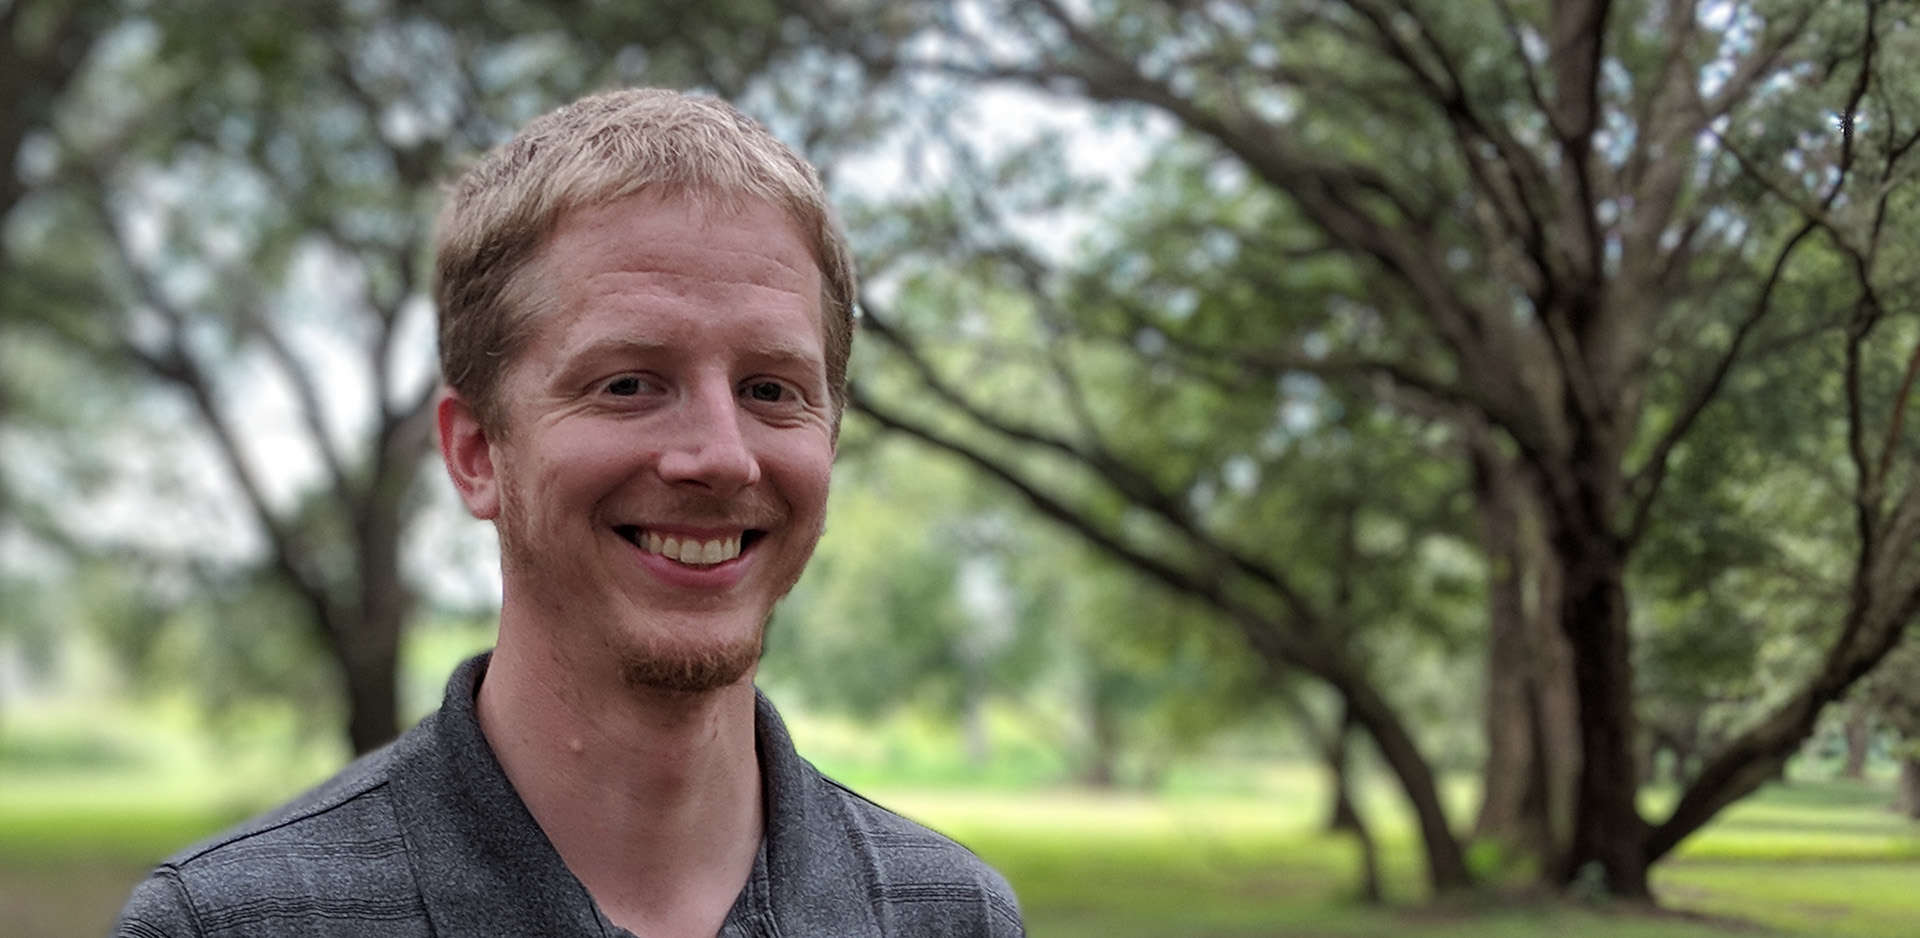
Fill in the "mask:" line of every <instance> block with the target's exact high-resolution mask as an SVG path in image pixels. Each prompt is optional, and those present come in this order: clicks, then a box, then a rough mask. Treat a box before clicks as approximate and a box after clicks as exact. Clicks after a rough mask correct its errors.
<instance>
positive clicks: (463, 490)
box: [435, 388, 500, 521]
mask: <svg viewBox="0 0 1920 938" xmlns="http://www.w3.org/2000/svg"><path fill="white" fill-rule="evenodd" d="M435 416H436V417H437V418H438V421H439V425H440V458H441V460H442V461H444V462H445V463H446V464H447V476H448V478H451V479H452V480H453V487H454V488H456V489H459V490H460V500H461V501H463V502H466V503H467V511H468V512H470V513H472V514H473V516H474V517H475V518H479V519H482V520H485V521H491V520H493V519H494V518H497V517H499V515H500V483H499V479H498V477H497V476H496V475H495V474H494V468H493V443H492V441H490V440H488V439H487V431H486V430H485V429H483V428H481V426H480V418H479V417H478V416H476V415H475V414H474V412H473V407H472V405H470V404H468V403H467V401H466V399H465V398H462V397H461V396H460V395H459V394H458V393H456V392H455V391H454V390H453V389H452V388H443V389H441V391H440V401H439V404H438V406H437V408H436V411H435Z"/></svg>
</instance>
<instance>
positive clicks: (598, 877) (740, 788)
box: [477, 630, 763, 938]
mask: <svg viewBox="0 0 1920 938" xmlns="http://www.w3.org/2000/svg"><path fill="white" fill-rule="evenodd" d="M477 706H478V711H479V717H480V727H481V730H482V732H483V733H484V734H485V735H486V737H487V742H488V743H489V744H490V745H491V746H492V747H493V750H494V753H495V755H496V757H498V759H499V761H500V765H501V767H502V768H503V769H504V770H505V771H506V775H507V779H508V780H509V781H510V782H512V784H513V787H514V789H515V791H517V792H518V793H519V795H520V798H521V800H522V801H524V802H526V805H527V808H528V810H529V811H530V812H531V813H532V814H533V817H534V819H535V820H536V821H538V822H539V824H540V827H541V829H542V830H543V831H545V833H546V835H547V838H548V839H549V840H550V841H552V843H553V845H554V848H555V849H556V850H557V851H558V852H559V854H560V857H561V859H562V860H564V861H566V864H567V867H568V868H569V869H570V870H572V871H573V873H574V875H575V876H577V877H579V879H580V881H581V882H582V883H583V884H585V885H586V887H587V891H588V892H589V893H591V894H592V895H593V897H594V900H595V901H596V902H597V903H599V905H600V907H601V910H602V911H603V912H605V913H606V915H607V917H608V918H610V919H612V920H613V921H614V922H615V923H616V924H619V925H621V926H622V927H625V928H627V929H628V930H629V931H632V932H634V933H635V934H662V935H682V934H684V935H700V936H703V938H704V936H710V935H713V934H714V933H716V932H717V931H718V930H719V927H720V925H721V924H722V922H724V920H725V917H726V913H727V911H728V910H729V909H730V908H731V907H732V905H733V901H734V899H735V897H736V896H737V895H738V894H739V892H740V889H741V887H742V886H743V885H744V884H745V883H746V879H747V876H748V875H749V874H750V872H751V870H752V867H753V860H754V857H755V855H756V853H757V851H758V849H759V844H760V836H761V830H762V826H763V818H762V817H761V795H760V770H759V761H758V758H757V756H756V753H755V747H754V713H753V711H754V694H753V685H752V684H751V676H749V677H748V678H744V679H742V680H741V681H740V682H739V683H737V684H733V685H729V686H727V687H723V688H720V689H718V690H715V691H712V692H708V693H701V694H685V693H676V692H670V691H655V690H649V689H645V688H631V687H628V686H626V685H625V684H624V683H623V682H621V681H620V680H619V677H618V675H615V674H602V675H593V674H581V673H578V669H574V668H568V667H563V666H562V665H561V664H560V662H559V661H558V660H557V659H555V658H554V657H551V656H546V655H542V654H539V653H537V652H535V650H533V649H527V648H523V647H521V646H520V645H518V644H515V643H513V642H512V641H510V640H509V636H508V633H507V632H506V631H505V630H503V632H502V636H501V643H500V646H499V647H498V648H496V649H495V651H494V655H493V660H492V662H491V663H490V664H489V666H488V669H487V675H486V678H485V680H484V681H483V682H482V683H481V685H480V695H479V699H478V702H477Z"/></svg>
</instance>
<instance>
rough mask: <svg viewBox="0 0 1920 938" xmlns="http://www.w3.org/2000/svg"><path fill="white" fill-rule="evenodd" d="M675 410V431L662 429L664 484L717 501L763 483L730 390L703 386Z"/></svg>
mask: <svg viewBox="0 0 1920 938" xmlns="http://www.w3.org/2000/svg"><path fill="white" fill-rule="evenodd" d="M675 409H676V410H677V411H678V413H677V414H676V415H675V419H674V420H673V421H672V422H671V423H672V425H671V426H669V427H663V428H662V430H663V431H664V433H663V435H664V436H665V437H666V438H665V439H664V440H662V442H661V448H660V469H659V471H660V477H661V478H662V479H664V480H665V481H667V482H669V483H672V484H675V485H689V486H696V487H700V488H704V489H707V490H710V491H711V492H713V493H714V494H716V495H732V494H734V493H735V492H738V491H740V490H741V489H744V488H746V487H748V486H750V485H753V484H754V483H756V482H759V481H760V461H759V460H758V459H757V458H755V456H754V453H753V449H752V448H751V447H750V446H748V444H747V438H746V435H745V433H744V432H743V427H742V425H741V420H742V419H743V417H744V416H745V415H744V414H743V413H742V412H741V410H740V404H739V401H738V400H736V399H735V397H734V393H733V388H732V386H731V385H730V384H726V383H723V382H719V381H706V382H702V383H701V385H700V386H698V387H695V388H693V389H690V390H689V392H688V393H687V395H686V396H685V397H684V398H683V399H682V400H681V401H680V405H679V406H678V407H677V408H675Z"/></svg>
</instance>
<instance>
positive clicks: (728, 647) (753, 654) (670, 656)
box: [620, 632, 761, 694]
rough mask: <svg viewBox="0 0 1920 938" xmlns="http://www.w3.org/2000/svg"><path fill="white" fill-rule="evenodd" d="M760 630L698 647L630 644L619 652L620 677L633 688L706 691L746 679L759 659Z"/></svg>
mask: <svg viewBox="0 0 1920 938" xmlns="http://www.w3.org/2000/svg"><path fill="white" fill-rule="evenodd" d="M760 648H761V641H760V635H759V633H757V632H756V633H755V634H754V636H753V637H752V638H751V639H747V640H742V641H738V642H730V643H712V644H706V645H703V646H701V647H698V648H685V647H682V648H659V647H653V648H629V649H624V650H623V651H622V653H621V655H620V679H621V681H622V682H623V683H625V684H626V685H627V686H628V687H629V688H632V689H634V690H652V691H666V692H669V693H675V694H705V693H710V692H712V691H716V690H719V689H721V688H723V687H731V686H732V685H734V684H738V683H740V682H741V681H742V680H745V679H747V677H748V676H749V675H751V674H752V673H753V669H754V666H755V665H757V664H758V663H759V662H760Z"/></svg>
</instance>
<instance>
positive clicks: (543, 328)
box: [442, 195, 834, 690]
mask: <svg viewBox="0 0 1920 938" xmlns="http://www.w3.org/2000/svg"><path fill="white" fill-rule="evenodd" d="M531 273H533V275H534V276H536V277H537V278H538V279H537V283H539V284H541V285H542V288H543V289H545V290H546V291H548V292H547V295H546V297H545V299H546V300H547V301H548V306H547V309H548V311H547V312H545V313H543V314H542V319H541V321H540V322H539V323H538V325H537V326H536V329H535V332H534V334H533V336H532V339H531V341H530V342H529V343H528V344H527V347H526V350H525V351H524V352H523V353H522V354H521V355H520V356H519V358H518V359H517V360H515V361H513V362H512V363H510V364H509V365H508V367H507V370H506V373H505V375H504V376H503V380H502V382H501V394H502V400H503V403H504V407H503V408H502V412H503V413H504V414H505V418H506V419H505V426H504V427H502V428H499V429H497V430H496V431H495V432H493V433H491V434H485V433H482V432H480V431H479V430H478V428H477V425H472V424H463V423H461V422H460V416H459V413H458V411H459V410H460V409H461V408H462V406H463V405H462V404H461V403H460V402H455V404H454V405H453V407H454V408H455V411H456V412H455V413H454V414H453V416H451V417H449V415H448V413H447V412H446V411H445V409H443V413H442V431H443V436H445V435H447V434H448V433H449V432H451V433H453V434H454V435H456V436H457V435H458V433H459V432H460V429H461V428H462V427H466V428H467V430H468V431H469V432H470V434H472V435H477V436H479V437H483V438H484V440H483V441H476V442H475V444H474V445H473V446H472V447H469V450H470V452H468V453H467V456H466V458H464V459H463V458H462V455H461V452H462V451H461V449H460V447H459V446H458V445H457V442H455V443H449V444H447V446H448V449H447V457H448V462H449V465H450V467H452V468H453V471H454V475H455V481H456V482H457V483H459V484H460V488H461V490H462V494H463V497H465V498H466V501H467V504H468V507H469V508H470V509H471V510H472V511H473V512H474V514H476V515H479V516H481V517H487V518H492V519H493V520H494V521H495V523H496V525H497V526H498V528H499V531H500V541H501V560H502V568H503V572H504V579H505V588H506V595H505V600H504V606H503V610H502V615H501V624H502V629H503V633H504V630H506V629H510V628H527V629H532V630H536V633H537V638H536V640H538V641H542V642H546V643H548V645H549V647H550V651H551V652H552V653H555V654H559V655H563V656H567V657H569V658H578V659H579V662H580V664H582V665H583V666H588V667H597V666H600V665H603V664H604V663H606V662H608V661H612V662H615V663H617V664H618V665H619V666H620V667H621V668H622V669H623V672H624V676H625V677H626V679H627V680H628V681H629V682H631V683H637V684H643V685H651V686H656V687H665V688H668V689H676V690H702V689H707V688H708V687H711V686H717V685H724V684H726V683H731V682H732V681H734V680H738V679H739V678H741V677H743V676H745V675H746V674H748V673H750V671H751V669H752V665H753V662H754V661H755V660H757V657H758V653H759V648H760V637H761V631H762V629H763V627H764V624H765V622H766V620H767V617H768V615H769V614H770V612H771V611H772V608H773V605H774V603H775V602H776V601H777V600H778V599H779V598H780V597H781V596H783V595H785V593H786V592H787V590H788V589H790V588H791V587H792V586H793V584H794V582H795V581H796V580H798V579H799V577H800V573H801V570H802V569H803V568H804V567H805V566H806V562H807V558H808V557H809V556H810V555H811V554H812V552H813V547H814V544H815V542H816V541H818V539H819V537H820V533H821V529H822V526H823V524H824V520H825V514H826V503H827V478H828V472H829V469H830V466H831V464H832V461H833V440H834V432H833V431H834V428H833V419H832V418H833V411H832V403H831V400H830V398H829V395H828V390H827V378H826V366H825V352H824V348H823V340H822V335H821V325H820V316H821V308H820V296H821V285H820V273H819V270H818V267H817V266H816V264H815V262H814V260H813V257H812V254H811V253H810V252H809V250H808V248H807V246H806V242H805V241H804V240H803V239H802V238H801V236H800V234H799V232H798V231H797V230H796V229H795V227H794V225H793V224H792V223H791V222H790V221H789V220H788V218H787V216H786V214H785V213H784V212H782V211H781V210H779V209H778V208H776V207H774V206H772V205H768V204H764V203H758V202H755V203H750V204H749V205H748V207H746V208H744V209H743V210H741V211H739V212H737V213H732V212H728V211H726V210H724V209H719V208H715V209H712V210H709V211H704V212H702V211H700V210H697V209H695V208H693V207H692V206H691V205H690V204H689V203H687V202H686V201H684V200H680V199H661V198H659V197H655V196H650V195H642V196H638V197H635V198H630V199H626V200H623V201H620V202H616V203H614V204H612V205H608V206H604V207H600V208H595V209H590V210H584V211H580V212H576V213H573V214H571V215H569V216H567V217H565V218H563V219H562V220H561V223H560V226H559V228H558V230H557V231H556V232H555V234H554V236H553V238H552V240H551V242H550V243H549V245H548V247H547V248H546V251H545V252H544V254H543V257H542V260H541V261H540V263H539V267H538V270H536V271H533V272H531ZM449 421H451V423H452V426H453V430H452V431H449V430H448V427H449ZM481 457H484V459H482V458H481ZM457 462H458V463H461V465H455V463H457ZM463 467H466V468H473V467H477V469H476V470H475V471H472V472H469V473H468V475H469V478H468V479H465V480H463V479H462V469H463ZM504 640H505V636H504V634H503V641H504Z"/></svg>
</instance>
